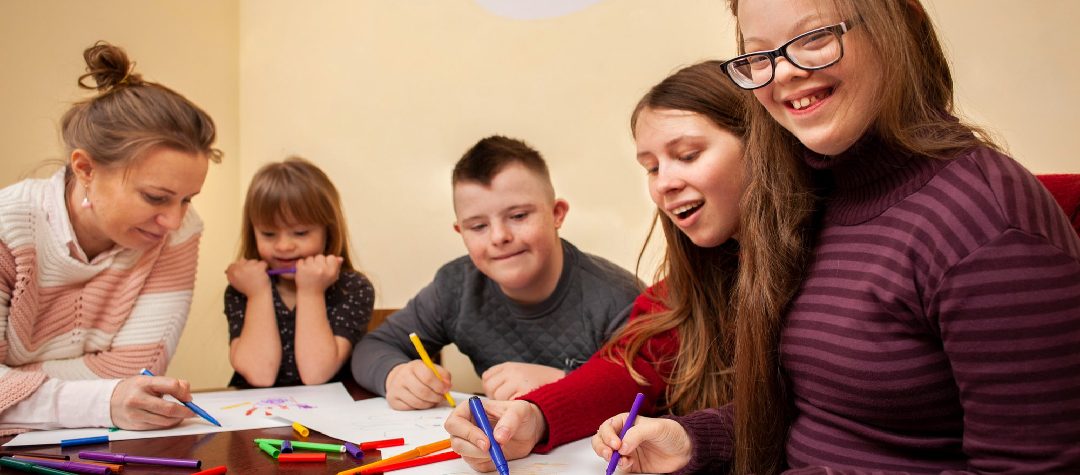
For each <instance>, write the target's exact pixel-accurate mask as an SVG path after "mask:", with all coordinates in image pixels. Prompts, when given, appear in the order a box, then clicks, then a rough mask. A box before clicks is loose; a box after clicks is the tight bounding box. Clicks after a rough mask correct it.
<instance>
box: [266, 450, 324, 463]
mask: <svg viewBox="0 0 1080 475" xmlns="http://www.w3.org/2000/svg"><path fill="white" fill-rule="evenodd" d="M277 461H278V462H325V461H326V454H325V453H321V452H319V453H300V452H293V453H291V454H281V455H278V457H277Z"/></svg>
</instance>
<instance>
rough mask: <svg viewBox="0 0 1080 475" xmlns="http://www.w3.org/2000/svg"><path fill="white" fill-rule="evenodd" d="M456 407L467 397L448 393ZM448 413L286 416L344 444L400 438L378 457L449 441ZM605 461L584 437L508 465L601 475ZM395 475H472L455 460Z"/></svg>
mask: <svg viewBox="0 0 1080 475" xmlns="http://www.w3.org/2000/svg"><path fill="white" fill-rule="evenodd" d="M452 395H453V396H454V400H455V401H457V403H458V404H467V401H468V400H469V397H471V395H469V394H460V393H452ZM452 410H453V409H452V408H450V407H449V406H439V407H435V408H432V409H425V410H422V411H395V410H393V409H391V408H390V405H389V404H388V403H387V402H386V399H385V398H372V399H365V400H362V401H356V402H354V403H352V404H351V405H350V406H348V407H343V408H338V409H335V410H330V409H324V408H319V409H317V410H312V411H304V412H294V413H290V414H288V415H286V416H285V417H290V418H291V419H290V420H294V421H296V422H299V423H301V424H303V425H305V426H306V427H308V428H309V429H312V430H317V431H319V432H321V433H323V434H325V435H327V436H330V437H333V438H335V439H341V440H346V441H350V442H364V441H371V440H382V439H392V438H397V437H403V438H404V439H405V442H406V445H404V446H401V447H389V448H385V449H381V450H380V451H381V453H382V456H383V458H386V457H390V456H393V455H397V454H399V453H401V452H405V451H407V450H410V449H413V448H415V447H417V446H420V445H424V444H429V443H432V442H437V441H439V440H443V439H446V438H448V437H449V435H448V434H447V433H446V430H445V429H443V422H444V421H445V420H446V417H447V416H448V415H450V412H451V411H452ZM605 469H607V462H606V461H604V460H603V459H601V458H600V457H598V456H597V455H596V453H594V452H593V450H592V444H591V441H590V439H588V438H585V439H582V440H579V441H577V442H573V443H570V444H567V445H564V446H562V447H559V448H557V449H555V450H553V451H551V452H550V453H548V454H543V455H541V454H531V455H529V456H528V457H525V458H523V459H519V460H512V461H510V472H511V473H513V474H514V475H547V474H556V473H565V474H579V473H580V474H588V475H597V474H601V473H604V470H605ZM394 473H396V474H401V475H477V472H476V471H474V470H473V469H472V468H470V467H469V464H467V463H465V462H464V461H462V460H461V459H456V460H448V461H445V462H438V463H434V464H431V465H424V466H420V467H414V468H410V469H405V470H401V471H400V472H394Z"/></svg>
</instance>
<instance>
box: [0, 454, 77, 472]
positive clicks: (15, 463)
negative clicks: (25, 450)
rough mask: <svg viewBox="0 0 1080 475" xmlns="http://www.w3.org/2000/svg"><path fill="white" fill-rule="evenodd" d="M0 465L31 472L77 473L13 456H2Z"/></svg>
mask: <svg viewBox="0 0 1080 475" xmlns="http://www.w3.org/2000/svg"><path fill="white" fill-rule="evenodd" d="M0 465H3V466H5V467H8V468H14V469H15V470H21V471H23V472H30V473H43V474H46V475H76V474H74V473H71V472H66V471H64V470H57V469H55V468H49V467H42V466H41V465H38V464H35V463H30V462H24V461H22V460H15V459H13V458H11V457H3V458H0Z"/></svg>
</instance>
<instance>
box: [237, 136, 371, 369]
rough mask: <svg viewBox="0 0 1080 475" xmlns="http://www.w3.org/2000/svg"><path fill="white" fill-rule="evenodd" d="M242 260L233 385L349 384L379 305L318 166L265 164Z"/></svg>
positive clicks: (252, 195) (247, 216) (252, 192)
mask: <svg viewBox="0 0 1080 475" xmlns="http://www.w3.org/2000/svg"><path fill="white" fill-rule="evenodd" d="M243 220H244V221H243V232H242V234H241V244H240V247H241V249H240V259H239V260H237V261H236V262H234V263H232V264H231V265H229V268H228V270H226V271H225V273H226V275H227V276H228V278H229V284H230V285H229V287H228V289H226V291H225V315H226V317H227V318H228V320H229V338H230V343H229V361H231V362H232V365H233V368H234V369H236V374H235V375H234V376H233V379H232V381H231V382H230V385H232V386H257V387H266V386H291V385H298V384H322V383H325V382H328V381H340V380H343V379H344V378H345V376H346V375H345V374H342V373H345V372H347V370H345V369H342V366H343V365H344V363H345V361H346V360H347V359H349V356H350V355H351V354H352V347H353V345H354V344H356V341H357V340H359V339H360V337H361V336H363V335H364V333H365V332H366V331H367V323H368V320H370V319H371V311H372V308H373V307H374V305H375V291H374V289H373V288H372V285H371V282H369V281H368V279H367V278H366V277H364V275H363V274H361V273H359V272H357V271H356V269H354V268H353V264H352V260H351V259H350V258H349V233H348V229H347V228H346V225H345V216H344V214H343V213H342V211H341V199H340V197H339V196H338V192H337V188H335V187H334V184H333V183H332V182H331V181H330V178H328V177H327V176H326V174H325V173H323V171H322V170H320V169H319V168H318V167H316V166H315V165H312V164H311V163H310V162H308V161H306V160H303V159H301V158H297V157H292V158H289V159H286V160H285V161H282V162H277V163H270V164H267V165H264V166H263V167H262V168H261V169H259V171H258V172H256V173H255V176H254V177H252V179H251V185H250V186H249V187H248V192H247V197H246V198H245V200H244V217H243Z"/></svg>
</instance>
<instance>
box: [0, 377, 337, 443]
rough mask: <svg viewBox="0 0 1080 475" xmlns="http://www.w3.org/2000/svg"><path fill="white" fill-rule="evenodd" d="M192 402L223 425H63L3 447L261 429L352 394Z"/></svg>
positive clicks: (212, 397) (237, 394) (278, 393)
mask: <svg viewBox="0 0 1080 475" xmlns="http://www.w3.org/2000/svg"><path fill="white" fill-rule="evenodd" d="M192 396H193V398H194V401H195V404H198V405H199V407H201V408H203V409H204V410H206V412H208V413H210V415H211V416H213V417H214V418H215V419H217V420H218V422H220V423H221V425H222V427H216V426H214V425H213V424H211V423H209V422H207V421H205V420H203V419H202V418H201V417H194V418H191V419H188V420H186V421H184V422H183V423H182V424H180V425H179V426H177V427H173V428H171V429H165V430H147V431H129V430H119V431H115V432H109V431H108V430H107V429H62V430H46V431H33V432H27V433H24V434H19V435H18V436H16V437H15V438H13V439H11V440H10V441H8V443H6V444H4V447H14V446H21V445H47V444H59V443H60V441H61V440H63V439H74V438H79V437H95V436H101V435H108V436H109V440H132V439H149V438H152V437H170V436H174V435H193V434H208V433H211V432H227V431H233V430H245V429H264V428H269V427H282V426H287V425H289V423H288V422H285V420H286V419H288V418H285V419H282V418H279V417H281V416H285V415H295V414H299V413H304V412H306V411H323V410H325V411H329V412H333V411H335V410H337V409H340V408H348V407H349V406H351V405H352V404H353V399H352V396H349V392H348V391H346V390H345V386H343V385H342V384H341V383H331V384H323V385H318V386H292V387H285V388H265V389H246V390H240V391H218V392H211V393H196V394H192Z"/></svg>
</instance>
